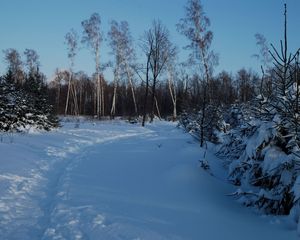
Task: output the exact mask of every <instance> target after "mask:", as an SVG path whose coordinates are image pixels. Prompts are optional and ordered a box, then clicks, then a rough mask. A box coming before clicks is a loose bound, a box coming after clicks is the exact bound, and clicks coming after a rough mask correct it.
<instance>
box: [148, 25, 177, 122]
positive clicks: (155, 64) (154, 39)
mask: <svg viewBox="0 0 300 240" xmlns="http://www.w3.org/2000/svg"><path fill="white" fill-rule="evenodd" d="M143 40H144V44H143V49H144V52H145V53H146V56H147V66H148V67H150V69H148V68H147V71H148V72H149V70H150V71H151V73H152V88H151V112H150V121H151V122H152V121H153V118H154V109H155V107H156V96H155V94H156V85H157V82H158V77H159V75H160V74H161V73H162V71H163V70H165V68H166V67H167V62H168V61H169V60H170V59H171V58H172V57H173V55H174V54H175V52H176V48H175V47H174V46H173V44H172V43H171V42H170V40H169V31H168V30H167V28H166V27H165V26H163V24H162V23H161V21H159V20H158V21H153V23H152V27H151V28H150V29H149V30H148V31H146V32H145V35H144V39H143ZM148 58H149V59H148ZM148 60H149V63H148ZM146 87H147V86H146ZM146 97H147V96H145V98H146Z"/></svg>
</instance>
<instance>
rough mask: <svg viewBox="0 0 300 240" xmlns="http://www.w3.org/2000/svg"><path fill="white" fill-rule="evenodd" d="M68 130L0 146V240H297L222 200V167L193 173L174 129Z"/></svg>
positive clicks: (195, 155) (190, 146)
mask: <svg viewBox="0 0 300 240" xmlns="http://www.w3.org/2000/svg"><path fill="white" fill-rule="evenodd" d="M75 126H76V124H74V123H64V126H63V127H62V128H61V129H58V130H56V131H53V132H50V133H39V134H26V135H15V136H13V137H10V136H6V135H3V136H2V142H1V143H0V153H1V156H0V239H3V240H4V239H9V240H13V239H22V240H27V239H28V240H29V239H30V240H34V239H104V240H114V239H120V240H121V239H122V240H123V239H132V240H134V239H135V240H137V239H140V240H142V239H145V240H146V239H149V240H153V239H155V240H159V239H172V240H177V239H184V240H188V239H205V240H209V239H223V240H224V239H230V240H234V239H245V240H246V239H249V240H250V239H251V240H252V239H256V240H259V239H264V240H266V239H272V240H277V239H280V240H282V239H289V240H292V239H297V236H296V232H295V231H293V230H290V229H289V228H288V224H287V223H285V221H284V220H285V218H278V217H267V216H264V217H262V216H259V215H258V214H255V213H253V211H251V210H249V209H246V208H245V207H243V206H241V205H240V204H238V203H237V202H236V201H235V200H234V199H233V198H232V197H229V196H228V194H229V193H232V192H234V191H235V188H234V187H233V186H231V185H229V184H227V183H225V182H224V180H223V179H224V176H225V175H224V174H225V173H224V171H223V170H222V168H221V163H220V162H219V161H217V160H216V159H215V157H214V156H213V155H212V154H209V153H208V154H207V159H208V161H209V164H210V166H211V169H210V172H213V173H214V176H211V174H210V173H209V172H207V171H205V170H203V169H202V168H200V167H199V160H201V158H202V156H203V152H202V150H201V149H200V148H199V146H198V143H197V142H195V141H194V140H193V138H192V137H191V136H189V135H188V134H185V133H184V132H183V131H182V130H181V129H179V128H177V127H176V124H173V123H167V122H156V123H155V124H149V125H147V126H146V127H145V128H142V127H140V126H139V125H131V124H128V123H126V122H121V121H113V122H110V121H106V122H98V123H92V122H83V123H81V124H80V125H79V127H78V126H77V127H75ZM11 141H12V143H11Z"/></svg>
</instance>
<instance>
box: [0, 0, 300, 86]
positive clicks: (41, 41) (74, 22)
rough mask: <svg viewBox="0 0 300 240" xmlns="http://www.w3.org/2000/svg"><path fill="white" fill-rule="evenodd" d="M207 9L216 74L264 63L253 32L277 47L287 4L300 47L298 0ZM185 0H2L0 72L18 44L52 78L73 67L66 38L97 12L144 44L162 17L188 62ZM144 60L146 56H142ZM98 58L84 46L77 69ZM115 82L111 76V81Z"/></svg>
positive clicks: (211, 3)
mask: <svg viewBox="0 0 300 240" xmlns="http://www.w3.org/2000/svg"><path fill="white" fill-rule="evenodd" d="M201 2H202V4H203V7H204V11H205V12H206V14H207V16H208V17H209V18H210V20H211V30H212V31H213V32H214V40H213V50H214V51H215V52H217V53H218V54H219V56H220V60H219V62H220V63H219V66H218V67H217V69H216V73H218V72H220V71H222V70H226V71H228V72H232V73H235V72H236V71H237V70H239V69H241V68H243V67H244V68H246V69H250V68H251V69H254V70H257V71H258V70H259V66H260V63H259V62H258V61H257V60H256V59H255V58H253V57H252V55H253V54H255V53H257V52H258V48H257V46H256V41H255V38H254V35H255V34H256V33H262V34H263V35H264V36H265V37H266V38H267V40H268V42H270V43H273V44H274V45H275V46H279V41H280V39H282V37H283V5H284V3H287V6H288V32H289V35H288V36H289V46H290V51H292V52H293V51H295V50H296V49H297V48H299V47H300V31H299V24H300V1H299V0H285V1H284V0H226V1H225V0H202V1H201ZM185 4H186V0H151V1H150V0H148V1H146V0H51V1H50V0H48V1H46V0H27V1H24V0H0V31H1V35H0V58H1V60H0V73H1V74H3V73H4V72H5V70H6V69H5V68H6V66H5V64H4V61H3V52H2V50H4V49H7V48H15V49H17V50H18V51H20V52H23V51H24V50H25V49H26V48H31V49H35V50H36V51H37V52H38V54H39V56H40V61H41V71H42V72H44V73H45V74H46V75H47V76H48V77H49V78H51V76H52V75H53V73H54V71H55V69H56V68H62V69H65V68H68V66H69V62H68V58H67V50H66V45H65V44H64V36H65V34H66V33H67V32H68V31H69V30H70V29H71V28H74V29H75V30H77V32H78V33H79V34H81V33H82V28H81V21H82V20H85V19H87V18H89V17H90V15H91V14H92V13H93V12H98V13H99V14H100V16H101V19H102V29H103V32H104V34H105V36H107V31H108V29H109V22H110V21H111V20H117V21H121V20H126V21H128V23H129V27H130V31H131V33H132V35H133V38H134V40H135V44H136V45H137V49H138V48H139V46H138V42H139V38H140V37H141V36H142V35H143V33H144V31H145V30H147V29H149V27H150V26H151V22H152V20H154V19H160V20H161V21H162V23H163V24H164V25H165V26H166V27H167V28H168V29H169V30H170V35H171V41H172V42H174V43H175V44H176V45H177V46H178V48H179V49H180V52H181V53H180V55H179V56H180V60H181V61H184V60H185V59H184V58H185V56H186V55H187V53H185V50H183V49H182V48H183V47H184V46H185V45H186V43H187V42H186V40H185V38H184V37H183V36H181V35H180V34H179V33H178V32H177V31H176V24H177V23H178V21H179V19H180V18H182V17H184V5H185ZM101 51H102V56H101V61H102V62H106V61H108V60H110V58H111V56H110V55H109V47H108V42H103V46H102V49H101ZM141 60H143V58H141ZM94 65H95V64H94V61H93V56H92V55H91V54H90V51H89V50H88V49H86V48H82V49H81V50H80V52H79V53H78V55H77V57H76V60H75V70H76V71H79V70H82V71H85V72H87V73H88V74H91V73H92V72H93V71H94V69H95V67H94ZM109 80H111V79H109Z"/></svg>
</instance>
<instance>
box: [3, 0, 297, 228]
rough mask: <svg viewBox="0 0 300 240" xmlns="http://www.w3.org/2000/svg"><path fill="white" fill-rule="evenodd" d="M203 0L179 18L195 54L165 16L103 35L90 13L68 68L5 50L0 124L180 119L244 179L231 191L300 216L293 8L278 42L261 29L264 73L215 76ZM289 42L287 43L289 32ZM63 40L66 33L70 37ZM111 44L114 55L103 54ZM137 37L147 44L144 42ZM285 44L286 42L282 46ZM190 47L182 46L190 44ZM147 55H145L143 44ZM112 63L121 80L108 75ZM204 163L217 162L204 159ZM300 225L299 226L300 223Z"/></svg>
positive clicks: (232, 175)
mask: <svg viewBox="0 0 300 240" xmlns="http://www.w3.org/2000/svg"><path fill="white" fill-rule="evenodd" d="M204 7H205V6H202V4H201V2H200V1H199V0H188V1H187V4H186V7H185V15H184V16H183V17H182V18H179V19H178V23H177V25H176V26H177V30H178V34H180V35H182V36H183V37H185V38H186V40H187V41H188V42H189V44H188V45H187V46H184V49H185V50H184V51H186V52H187V53H188V54H189V57H188V59H187V60H185V61H182V60H179V57H178V50H179V47H178V46H175V45H174V44H173V43H172V41H171V38H170V34H169V31H168V29H167V28H166V27H165V26H164V24H163V23H162V22H161V21H160V20H154V21H153V23H152V25H151V28H150V29H148V30H146V31H145V32H144V33H143V34H142V37H141V39H139V40H138V41H136V40H134V39H133V38H132V36H131V32H130V26H129V24H128V23H127V22H126V21H121V22H117V21H112V22H111V23H110V28H109V29H110V30H109V32H108V33H103V32H102V26H101V16H100V15H99V14H98V13H93V14H92V15H91V16H90V17H89V18H88V19H86V20H82V22H81V26H82V32H81V33H80V34H79V33H77V32H76V31H75V30H74V29H71V30H70V31H69V32H68V33H66V35H65V36H64V41H65V45H66V55H67V56H68V59H69V69H67V70H66V69H64V70H61V69H60V68H59V66H58V68H57V70H56V72H55V74H54V78H53V79H46V76H45V75H44V74H43V73H42V72H41V71H40V61H39V55H38V53H37V52H36V51H35V50H33V49H25V50H24V52H22V53H21V52H18V51H17V50H16V49H13V48H10V49H6V50H4V53H5V59H4V61H5V63H6V66H7V69H6V73H5V74H4V75H3V76H1V78H0V130H1V131H3V132H23V131H26V129H28V128H29V127H32V126H34V127H36V128H39V129H44V130H47V131H48V130H51V129H53V128H56V127H59V125H60V123H59V117H58V116H70V115H72V116H86V117H89V118H92V119H98V120H104V119H114V118H116V117H118V118H120V117H121V118H122V119H126V120H129V121H130V122H131V123H135V124H141V125H142V126H144V125H147V124H148V123H149V122H152V121H153V120H154V119H164V120H168V121H178V124H179V125H180V126H181V127H182V128H184V129H185V130H186V131H187V132H189V133H190V134H191V135H192V136H194V137H195V138H196V139H197V141H199V145H200V147H203V148H204V149H207V146H208V144H209V143H213V144H215V146H216V150H215V151H216V152H215V154H216V155H217V156H218V157H220V158H221V159H223V161H224V166H225V167H226V168H227V169H228V181H229V182H231V183H232V184H233V185H235V186H237V188H236V189H237V190H236V192H234V193H232V195H231V196H233V197H235V198H237V199H238V200H239V201H240V202H242V203H243V204H244V205H246V206H251V207H254V208H257V209H259V210H260V211H262V212H263V213H266V214H275V215H290V216H291V217H292V218H293V219H294V221H295V222H296V223H298V222H299V217H300V186H299V184H300V174H299V171H300V99H299V98H300V86H299V84H300V63H299V54H300V49H298V50H297V51H296V52H292V53H290V52H289V48H288V40H289V39H288V11H287V10H288V8H287V7H288V6H286V5H284V8H283V13H284V14H283V15H280V14H281V13H278V16H279V17H280V16H283V17H282V22H283V26H284V27H283V28H282V29H280V30H279V31H278V36H279V37H278V39H279V41H278V43H271V44H270V43H268V40H267V39H266V38H265V37H264V35H263V34H261V33H257V34H256V35H255V39H256V44H257V52H258V53H257V54H256V53H253V54H254V55H255V57H256V58H257V61H258V62H259V63H260V65H261V72H255V71H253V70H248V69H245V68H242V69H240V70H239V71H237V72H236V73H229V72H227V71H226V70H224V71H222V72H221V73H218V74H215V71H214V70H215V67H216V66H217V65H218V57H219V56H218V54H217V53H215V52H214V49H212V42H213V39H214V34H213V32H212V31H211V30H210V19H209V16H207V15H206V13H205V11H204ZM282 33H283V39H282V40H281V41H280V36H282ZM62 39H63V36H62ZM103 41H107V42H108V43H109V46H110V48H111V55H112V56H113V59H114V61H109V62H105V61H103V60H102V58H101V47H102V44H103ZM136 42H138V44H135V43H136ZM276 46H279V47H276ZM82 47H85V48H88V49H89V50H90V53H91V59H92V60H93V63H94V68H95V72H94V74H92V75H91V76H89V75H88V74H87V73H85V71H84V69H83V70H82V71H77V72H74V70H73V69H74V63H75V61H76V57H77V53H78V51H80V48H82ZM181 47H183V46H181ZM137 49H139V51H142V52H143V58H140V57H137V54H136V51H137ZM105 69H111V71H112V79H108V78H107V77H106V76H104V74H103V72H104V70H105ZM201 161H202V166H203V167H204V168H206V169H208V168H209V167H210V166H209V165H208V163H207V162H206V161H205V156H204V158H203V159H202V160H201ZM299 225H300V223H299Z"/></svg>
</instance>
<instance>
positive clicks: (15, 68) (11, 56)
mask: <svg viewBox="0 0 300 240" xmlns="http://www.w3.org/2000/svg"><path fill="white" fill-rule="evenodd" d="M3 53H4V60H5V62H6V64H7V65H8V70H9V71H10V72H11V73H12V76H13V79H14V81H15V83H17V84H19V85H21V84H22V83H23V82H24V79H25V77H24V73H23V62H22V60H21V55H20V53H19V52H18V51H17V50H16V49H14V48H9V49H6V50H4V51H3Z"/></svg>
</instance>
